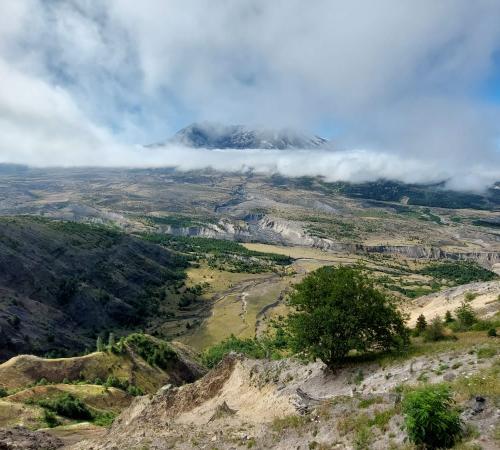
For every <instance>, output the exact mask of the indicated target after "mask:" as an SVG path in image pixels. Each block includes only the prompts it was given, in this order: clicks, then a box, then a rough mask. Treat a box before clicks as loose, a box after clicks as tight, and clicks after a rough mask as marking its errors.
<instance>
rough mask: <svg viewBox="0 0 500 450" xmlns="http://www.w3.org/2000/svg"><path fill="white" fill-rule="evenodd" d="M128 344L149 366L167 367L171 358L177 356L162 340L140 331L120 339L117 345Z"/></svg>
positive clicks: (119, 346) (173, 358)
mask: <svg viewBox="0 0 500 450" xmlns="http://www.w3.org/2000/svg"><path fill="white" fill-rule="evenodd" d="M125 345H127V346H129V347H130V348H131V349H132V350H133V351H134V352H136V353H137V354H138V355H139V356H140V357H141V358H142V359H144V360H145V361H147V362H148V364H149V365H151V366H156V367H159V368H160V369H168V368H169V366H170V364H171V363H172V361H173V360H175V359H176V358H177V354H176V353H175V351H174V350H172V348H171V347H170V346H169V345H168V344H167V343H166V342H164V341H160V340H158V339H154V338H152V337H150V336H146V335H144V334H140V333H133V334H130V335H128V336H127V337H125V338H122V339H120V341H119V342H118V344H117V347H118V348H119V349H120V348H122V347H123V346H125Z"/></svg>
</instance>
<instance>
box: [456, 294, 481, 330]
mask: <svg viewBox="0 0 500 450" xmlns="http://www.w3.org/2000/svg"><path fill="white" fill-rule="evenodd" d="M455 316H456V318H457V320H458V324H459V326H460V328H461V329H464V330H466V329H469V328H470V327H471V326H472V325H474V324H475V323H476V322H477V317H476V313H475V312H474V309H473V308H472V306H471V305H470V304H469V303H468V302H467V301H462V303H461V304H460V306H459V307H458V308H457V309H456V310H455Z"/></svg>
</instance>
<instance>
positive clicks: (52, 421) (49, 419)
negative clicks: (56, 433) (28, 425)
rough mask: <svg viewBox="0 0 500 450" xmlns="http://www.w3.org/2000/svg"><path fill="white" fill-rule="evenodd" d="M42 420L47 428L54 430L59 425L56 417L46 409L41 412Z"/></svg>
mask: <svg viewBox="0 0 500 450" xmlns="http://www.w3.org/2000/svg"><path fill="white" fill-rule="evenodd" d="M43 420H44V422H45V423H46V424H47V426H48V427H49V428H54V427H57V426H58V425H60V422H59V420H58V419H57V417H56V415H55V414H54V413H53V412H52V411H49V410H47V409H44V410H43Z"/></svg>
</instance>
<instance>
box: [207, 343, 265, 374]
mask: <svg viewBox="0 0 500 450" xmlns="http://www.w3.org/2000/svg"><path fill="white" fill-rule="evenodd" d="M231 352H236V353H243V354H244V355H246V356H249V357H251V358H264V357H265V356H266V351H265V349H264V347H263V346H262V345H261V343H260V342H259V341H258V340H257V339H240V338H237V337H236V336H234V335H231V336H230V337H228V338H227V339H224V340H223V341H222V342H220V343H219V344H216V345H214V346H212V347H209V348H208V349H207V350H205V351H204V352H203V354H202V357H201V359H202V362H203V364H205V366H207V367H208V368H212V367H215V366H216V365H217V364H218V363H219V362H220V361H222V359H224V356H226V355H227V354H229V353H231Z"/></svg>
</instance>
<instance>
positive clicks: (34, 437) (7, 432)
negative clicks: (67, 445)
mask: <svg viewBox="0 0 500 450" xmlns="http://www.w3.org/2000/svg"><path fill="white" fill-rule="evenodd" d="M62 446H63V442H62V441H61V440H60V439H59V438H56V437H54V436H51V435H50V434H48V433H45V432H44V431H30V430H28V429H27V428H24V427H14V428H10V429H9V428H2V429H0V449H1V450H55V449H57V448H60V447H62Z"/></svg>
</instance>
